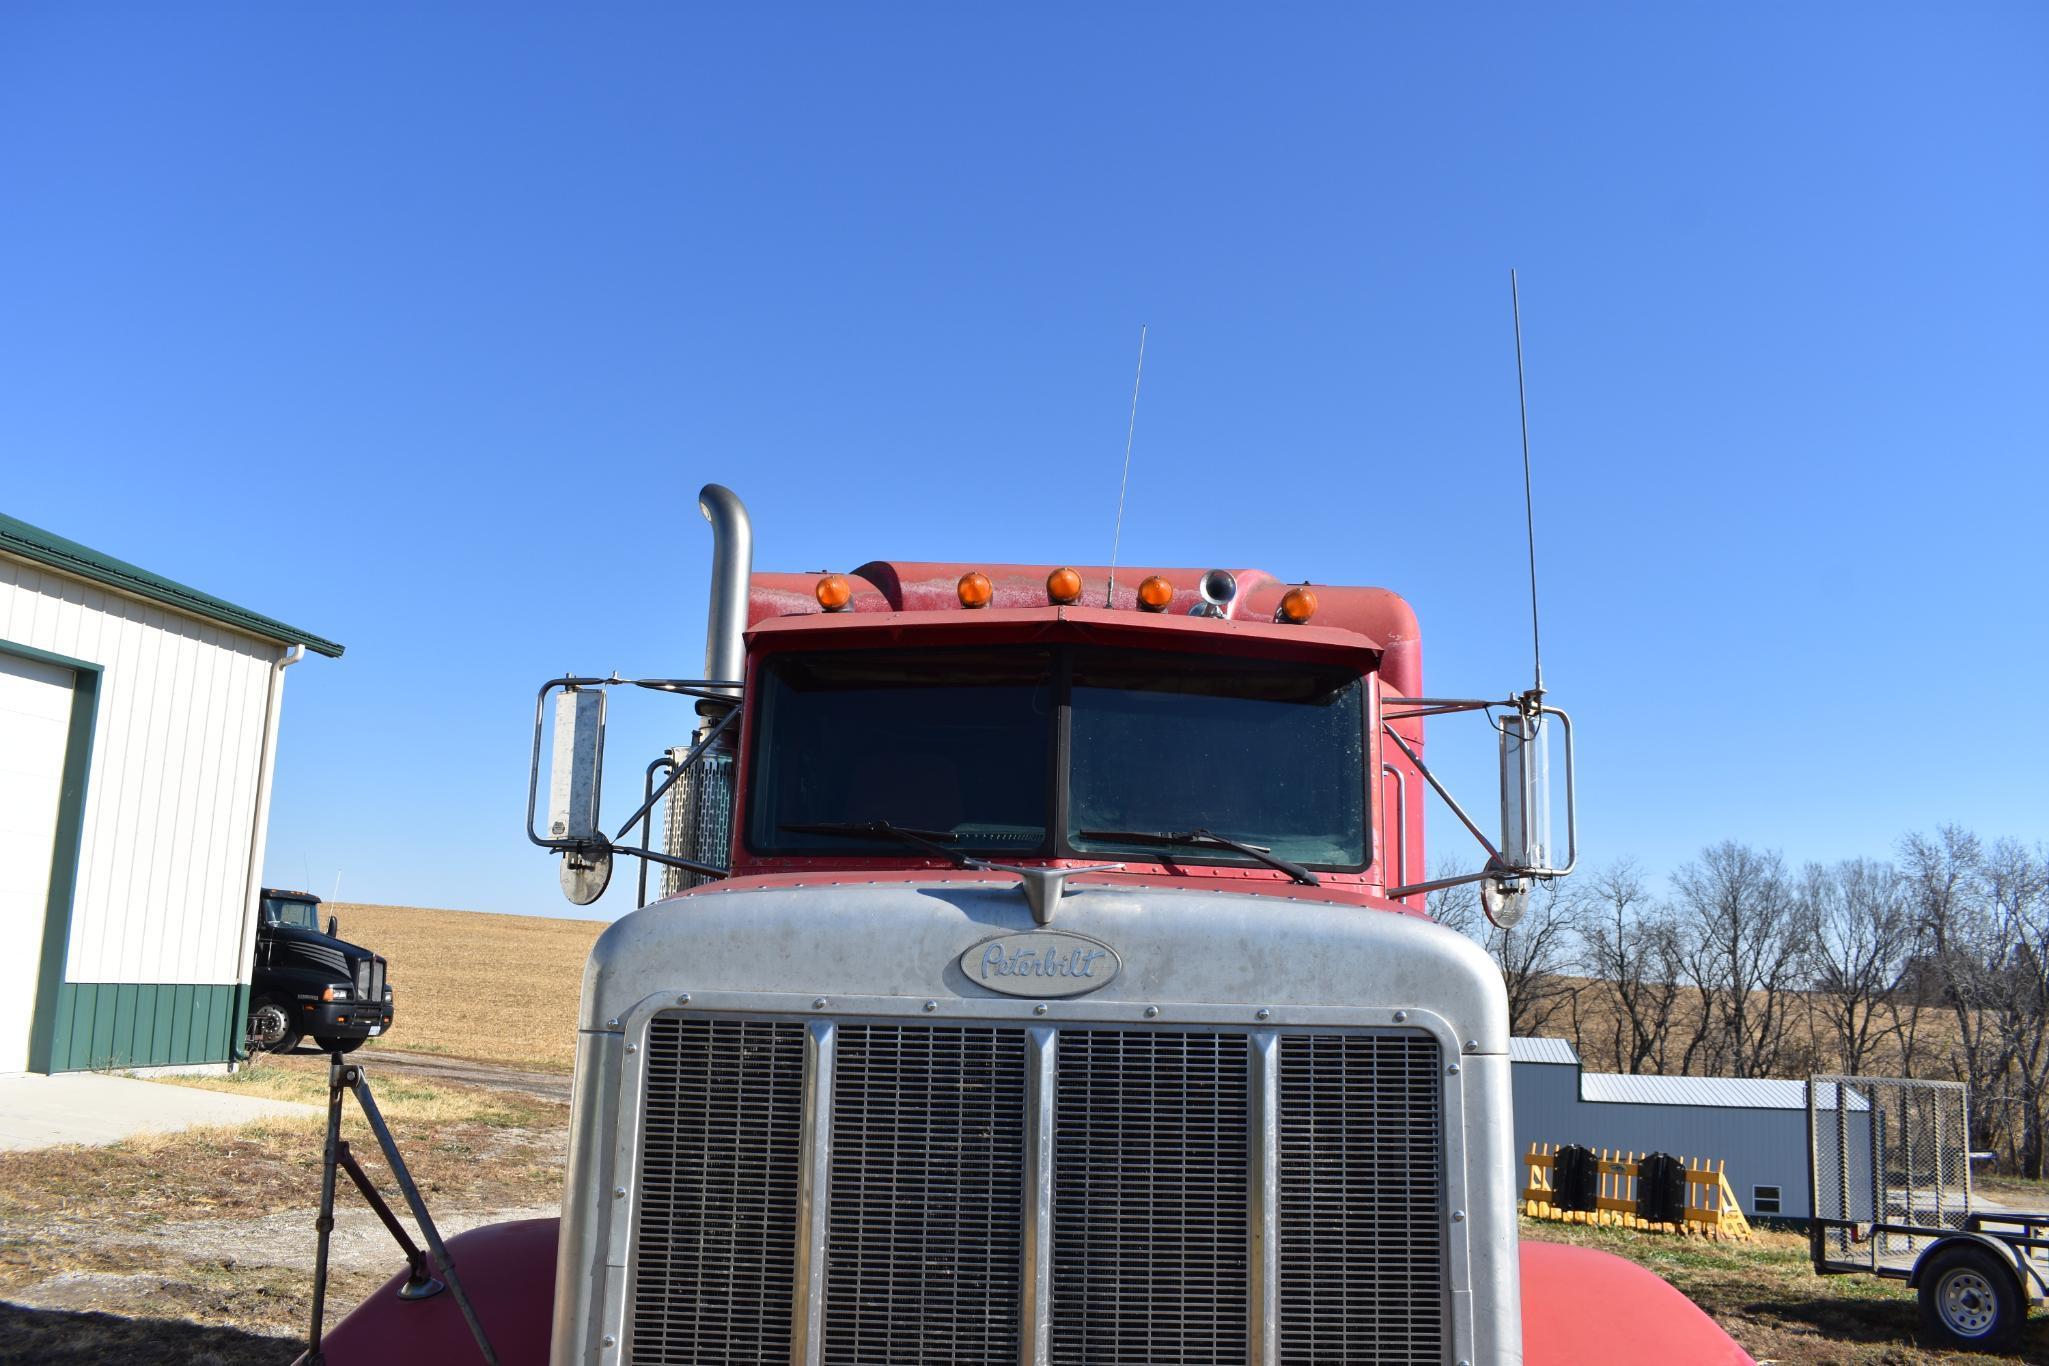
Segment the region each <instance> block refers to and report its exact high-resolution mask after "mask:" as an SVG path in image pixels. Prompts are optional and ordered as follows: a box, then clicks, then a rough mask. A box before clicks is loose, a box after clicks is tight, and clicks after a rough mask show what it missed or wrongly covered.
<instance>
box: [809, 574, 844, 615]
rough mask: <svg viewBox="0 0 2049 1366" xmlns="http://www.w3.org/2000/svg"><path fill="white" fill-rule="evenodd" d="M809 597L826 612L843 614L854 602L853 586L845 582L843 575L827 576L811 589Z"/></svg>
mask: <svg viewBox="0 0 2049 1366" xmlns="http://www.w3.org/2000/svg"><path fill="white" fill-rule="evenodd" d="M811 595H812V596H813V597H815V598H817V599H818V605H819V606H820V607H823V608H824V609H825V610H826V611H828V612H844V611H846V610H847V604H849V603H851V602H852V601H853V600H854V585H852V584H850V583H848V582H847V576H846V575H844V574H827V575H826V576H825V577H824V578H822V579H820V580H819V581H818V583H817V585H816V586H815V587H813V588H812V590H811Z"/></svg>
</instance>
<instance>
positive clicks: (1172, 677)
mask: <svg viewBox="0 0 2049 1366" xmlns="http://www.w3.org/2000/svg"><path fill="white" fill-rule="evenodd" d="M757 702H758V706H759V711H758V712H757V713H756V722H755V735H754V740H753V751H754V755H755V761H754V763H753V765H752V767H751V770H750V774H749V779H748V798H747V846H748V848H749V849H751V850H753V851H754V852H755V853H758V854H806V855H808V854H821V853H842V854H844V853H860V854H872V855H902V854H903V853H904V850H905V843H906V842H905V841H904V840H902V839H898V838H892V837H891V836H889V835H888V834H886V833H879V832H878V833H873V834H870V833H867V832H864V831H862V830H861V829H859V828H858V827H860V826H862V825H864V824H867V823H871V822H876V821H886V822H888V823H889V824H891V825H893V826H896V827H898V828H899V829H901V830H908V831H913V832H916V833H917V834H919V835H921V836H924V837H927V838H931V839H937V840H942V841H944V843H945V847H946V849H947V850H948V852H949V853H951V852H955V851H958V852H961V853H969V852H972V853H977V854H982V855H994V856H1002V855H1010V856H1013V857H1018V856H1026V855H1039V856H1053V855H1055V854H1065V855H1070V856H1073V855H1082V856H1110V857H1118V856H1124V857H1128V858H1129V859H1131V860H1133V861H1143V862H1148V863H1153V862H1162V861H1165V862H1175V863H1222V864H1250V865H1256V864H1257V860H1255V859H1254V858H1252V857H1250V856H1248V855H1245V854H1242V853H1238V852H1234V851H1232V850H1229V849H1227V848H1221V847H1217V846H1216V845H1214V844H1207V845H1201V846H1198V845H1194V844H1190V845H1187V846H1185V847H1183V846H1175V847H1164V846H1163V845H1162V844H1161V843H1160V842H1158V841H1148V842H1144V843H1140V842H1138V841H1135V840H1124V841H1120V840H1118V839H1115V838H1110V837H1108V836H1105V835H1104V834H1103V833H1101V832H1106V831H1107V832H1116V833H1120V834H1122V833H1148V834H1157V835H1166V834H1174V833H1179V832H1188V831H1195V830H1202V831H1207V832H1209V833H1211V834H1213V835H1218V836H1225V837H1227V838H1229V839H1234V840H1238V841H1241V842H1243V843H1246V844H1254V845H1259V846H1262V847H1264V848H1266V849H1269V850H1271V851H1272V853H1274V854H1275V855H1278V856H1279V857H1281V858H1283V859H1287V860H1291V861H1293V862H1295V863H1300V864H1305V865H1309V866H1312V867H1322V868H1338V869H1356V868H1360V867H1363V866H1364V865H1365V863H1366V845H1365V841H1366V813H1365V801H1366V782H1365V776H1364V775H1365V755H1366V706H1365V688H1364V686H1363V683H1362V681H1361V679H1360V676H1359V674H1358V673H1357V672H1356V671H1353V670H1347V669H1343V668H1335V667H1330V666H1323V665H1308V664H1291V663H1276V662H1271V661H1260V660H1243V659H1229V658H1218V657H1216V656H1212V655H1201V654H1178V653H1167V652H1154V651H1144V652H1134V651H1129V650H1122V651H1110V650H1099V649H1091V648H1086V647H1081V648H1056V649H1042V648H1037V647H1015V648H1010V649H1001V648H998V649H988V650H977V651H967V650H917V651H912V650H898V651H875V652H867V651H861V652H853V651H849V652H826V653H819V654H792V655H782V656H777V657H774V658H772V659H770V660H769V661H768V662H767V663H766V664H765V666H764V667H763V669H762V672H761V680H760V685H759V687H758V690H757ZM1063 713H1064V716H1063ZM1063 720H1065V722H1066V724H1065V725H1063V724H1062V722H1063ZM1056 798H1057V803H1056ZM1056 804H1057V806H1058V808H1059V809H1060V811H1061V812H1063V813H1064V820H1063V819H1060V818H1059V817H1056V815H1055V810H1056ZM807 826H808V827H811V828H810V829H805V828H803V827H807ZM833 826H836V827H840V828H838V829H830V830H829V829H825V828H823V827H833ZM848 827H854V828H851V829H850V828H848ZM1085 831H1086V832H1093V833H1092V834H1087V835H1085V834H1084V833H1083V832H1085Z"/></svg>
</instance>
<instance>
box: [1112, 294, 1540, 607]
mask: <svg viewBox="0 0 2049 1366" xmlns="http://www.w3.org/2000/svg"><path fill="white" fill-rule="evenodd" d="M1145 332H1146V325H1145V324H1144V323H1140V324H1139V325H1138V373H1137V374H1135V375H1133V376H1132V377H1131V423H1130V425H1129V426H1127V427H1126V428H1125V429H1124V477H1123V478H1122V479H1120V480H1118V481H1117V526H1116V529H1115V530H1113V531H1112V532H1111V533H1110V586H1109V588H1108V589H1107V590H1105V592H1104V594H1103V606H1105V607H1115V606H1116V605H1117V547H1118V545H1119V543H1121V542H1122V541H1123V539H1124V490H1125V489H1126V488H1127V487H1128V486H1129V485H1130V483H1131V438H1132V437H1133V436H1135V435H1137V433H1138V386H1139V383H1140V382H1141V381H1142V380H1144V379H1145ZM1518 345H1520V343H1518Z"/></svg>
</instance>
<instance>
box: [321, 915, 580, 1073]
mask: <svg viewBox="0 0 2049 1366" xmlns="http://www.w3.org/2000/svg"><path fill="white" fill-rule="evenodd" d="M325 909H326V910H327V911H329V912H331V913H332V914H333V915H334V916H335V917H336V918H337V919H339V920H340V921H341V936H342V938H344V939H346V940H348V941H350V942H351V943H355V944H361V945H363V946H364V947H366V948H370V949H374V950H376V951H377V952H378V953H381V954H383V955H384V956H385V958H386V960H387V961H388V962H389V963H390V973H391V984H392V992H393V999H394V1003H395V1004H396V1006H397V1009H396V1011H395V1012H394V1018H393V1020H392V1026H391V1033H390V1034H388V1035H386V1036H385V1037H384V1038H382V1039H377V1040H375V1041H373V1042H372V1044H371V1047H372V1048H386V1049H398V1050H402V1051H404V1052H408V1053H441V1054H446V1055H447V1056H449V1057H456V1058H480V1059H482V1060H484V1061H486V1062H498V1063H506V1064H509V1065H511V1066H515V1067H531V1068H536V1069H545V1070H548V1071H557V1072H566V1071H568V1070H569V1069H570V1067H571V1065H572V1064H573V1063H574V1061H575V1058H576V1006H577V999H578V996H579V994H580V992H581V990H582V986H583V963H584V959H585V958H587V957H588V956H589V955H590V949H591V944H592V942H593V941H594V940H596V939H597V937H598V935H599V934H600V933H602V932H603V931H604V929H605V925H606V922H605V921H602V920H557V919H554V918H552V917H548V916H528V915H491V914H488V913H486V912H483V911H444V910H433V909H430V908H427V907H424V906H367V905H356V904H352V903H350V902H329V903H327V905H326V907H325Z"/></svg>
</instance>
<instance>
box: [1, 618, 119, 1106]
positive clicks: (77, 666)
mask: <svg viewBox="0 0 2049 1366" xmlns="http://www.w3.org/2000/svg"><path fill="white" fill-rule="evenodd" d="M0 654H10V655H15V656H17V657H19V658H22V659H32V660H35V661H36V662H37V663H40V664H55V665H58V666H60V667H62V668H66V669H69V670H71V675H72V682H71V724H70V727H69V728H68V730H67V731H66V733H65V737H64V772H63V775H62V777H61V778H60V780H59V782H58V786H57V836H56V840H55V847H54V848H53V849H52V850H51V853H50V893H49V897H48V899H47V900H46V901H45V902H44V903H43V951H42V959H41V962H40V963H39V964H38V965H37V968H36V999H35V1004H34V1007H33V1009H32V1010H31V1012H30V1015H29V1027H28V1065H29V1070H30V1071H32V1072H48V1071H50V1070H51V1067H50V1058H51V1056H52V1053H53V1051H54V1049H55V1045H56V1038H57V1032H58V1030H57V1020H58V1014H59V997H60V996H61V995H62V992H61V990H60V989H61V988H62V986H63V984H64V960H65V955H66V954H67V953H68V952H69V951H70V947H71V900H72V896H73V895H74V893H75V892H76V891H77V888H78V849H79V843H80V840H81V839H82V838H83V836H84V833H85V789H86V780H87V778H88V776H89V775H90V774H91V773H92V742H93V732H94V730H95V729H96V721H97V718H98V716H99V698H100V666H99V665H97V664H92V663H88V662H87V661H86V660H83V659H73V658H71V657H70V656H69V655H59V654H52V653H50V652H49V651H48V650H38V649H34V648H32V647H30V646H27V645H17V644H15V643H14V642H13V641H11V640H0Z"/></svg>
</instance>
